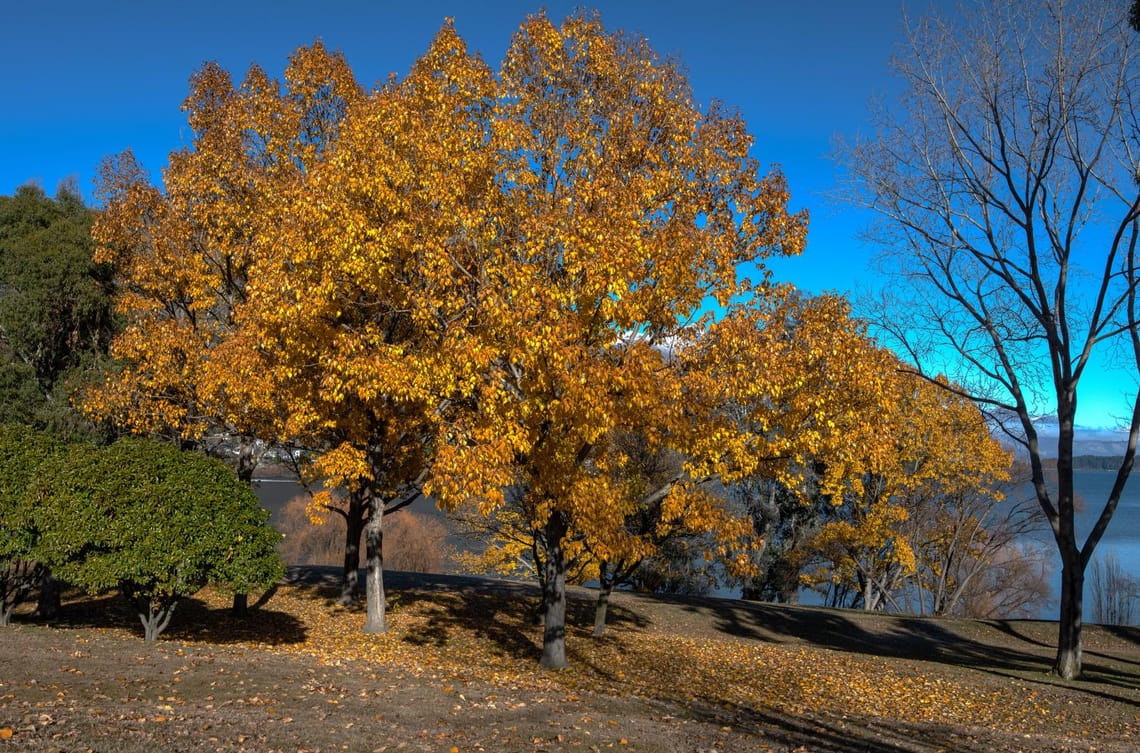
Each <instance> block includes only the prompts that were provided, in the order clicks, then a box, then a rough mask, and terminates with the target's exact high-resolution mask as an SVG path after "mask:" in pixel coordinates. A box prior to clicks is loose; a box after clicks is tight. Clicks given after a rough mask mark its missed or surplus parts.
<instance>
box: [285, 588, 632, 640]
mask: <svg viewBox="0 0 1140 753" xmlns="http://www.w3.org/2000/svg"><path fill="white" fill-rule="evenodd" d="M340 579H341V571H340V569H339V568H330V567H293V568H290V569H289V572H288V573H287V575H286V582H287V583H290V584H293V585H298V586H302V587H305V588H306V589H307V590H308V592H309V593H311V594H312V595H313V596H314V597H315V598H318V599H322V600H324V601H325V603H326V605H328V606H332V605H333V604H335V603H336V602H337V600H338V599H339V598H340ZM364 579H365V574H364V573H363V572H361V573H360V583H361V585H363V584H364ZM384 589H385V594H386V596H387V598H388V609H389V611H390V612H391V613H398V612H399V610H401V609H412V608H415V609H417V610H418V611H420V612H421V613H423V614H426V615H429V617H428V619H427V621H426V624H424V625H423V626H420V627H418V628H415V629H413V630H411V631H410V632H408V633H407V634H406V635H404V637H403V640H404V641H406V642H408V643H411V644H413V645H419V646H428V645H431V646H436V647H440V648H443V647H446V646H448V645H450V644H451V643H452V641H454V640H455V639H456V635H457V631H459V630H464V631H473V632H474V633H475V634H476V635H477V636H478V637H479V638H481V639H483V640H487V641H488V642H489V643H491V644H492V645H494V646H495V647H496V648H497V650H498V651H499V652H500V655H502V656H509V657H512V658H517V659H533V660H535V661H536V662H537V659H538V656H539V653H540V651H541V647H536V645H535V642H534V641H533V640H532V638H531V635H533V632H534V631H533V630H527V629H526V628H527V627H528V626H532V627H536V628H537V626H539V625H541V618H540V616H539V615H538V611H537V610H538V606H539V590H538V586H537V585H535V584H533V583H525V582H522V581H509V580H498V579H494V578H484V577H479V576H465V575H440V574H434V573H433V574H427V575H425V574H421V573H407V572H399V571H386V572H385V573H384ZM575 590H577V589H575ZM439 594H446V595H447V597H448V598H446V599H441V598H439ZM351 608H352V609H363V608H364V603H363V600H362V601H361V602H359V603H357V604H356V605H354V606H353V607H351ZM566 621H567V625H569V626H572V627H575V626H585V625H589V626H590V627H591V628H592V627H593V624H594V601H593V600H592V599H590V598H583V594H582V593H581V592H578V593H574V592H569V593H568V594H567V603H566ZM607 624H608V625H609V626H610V627H611V628H615V627H616V628H621V627H642V628H643V627H646V626H647V625H648V624H649V623H648V621H647V620H646V619H645V618H644V617H643V616H641V615H640V614H638V613H637V612H635V611H634V610H631V609H628V608H625V607H621V606H616V605H614V604H613V603H611V604H610V606H609V619H608V620H607ZM601 640H605V638H602V639H601Z"/></svg>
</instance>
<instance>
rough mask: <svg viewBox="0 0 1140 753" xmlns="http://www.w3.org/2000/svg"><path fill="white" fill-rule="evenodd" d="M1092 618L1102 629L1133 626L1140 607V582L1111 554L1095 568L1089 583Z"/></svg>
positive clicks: (1099, 561)
mask: <svg viewBox="0 0 1140 753" xmlns="http://www.w3.org/2000/svg"><path fill="white" fill-rule="evenodd" d="M1090 585H1091V586H1092V597H1093V615H1094V616H1095V617H1096V621H1097V622H1099V623H1100V624H1102V625H1131V624H1133V623H1134V622H1135V621H1136V607H1137V604H1138V603H1140V579H1137V578H1133V577H1132V576H1131V575H1129V574H1128V573H1126V572H1124V568H1123V567H1121V565H1120V557H1118V556H1117V554H1116V552H1114V551H1112V550H1109V551H1107V552H1105V554H1104V557H1102V558H1100V559H1098V560H1097V561H1096V562H1095V563H1094V564H1093V569H1092V578H1091V579H1090Z"/></svg>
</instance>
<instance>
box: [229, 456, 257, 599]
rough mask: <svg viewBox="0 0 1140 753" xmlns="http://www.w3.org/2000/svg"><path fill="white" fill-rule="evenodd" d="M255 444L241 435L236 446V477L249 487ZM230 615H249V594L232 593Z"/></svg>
mask: <svg viewBox="0 0 1140 753" xmlns="http://www.w3.org/2000/svg"><path fill="white" fill-rule="evenodd" d="M256 446H257V444H256V442H255V441H254V440H253V438H251V437H242V438H241V443H240V444H239V446H238V461H237V471H236V472H237V477H238V479H239V480H241V481H243V482H245V483H246V484H249V487H250V488H251V489H252V488H253V487H254V483H253V472H254V471H255V470H256V469H257V464H258V461H259V458H258V455H257V453H255V452H254V448H255V447H256ZM230 616H231V617H233V618H235V619H244V618H245V617H247V616H249V594H244V593H235V594H234V603H233V605H232V606H231V607H230Z"/></svg>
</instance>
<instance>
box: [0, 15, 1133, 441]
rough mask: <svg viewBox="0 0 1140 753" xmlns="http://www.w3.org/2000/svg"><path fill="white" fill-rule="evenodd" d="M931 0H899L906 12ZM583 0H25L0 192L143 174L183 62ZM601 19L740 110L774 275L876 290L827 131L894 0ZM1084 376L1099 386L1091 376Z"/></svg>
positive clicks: (864, 70) (484, 41)
mask: <svg viewBox="0 0 1140 753" xmlns="http://www.w3.org/2000/svg"><path fill="white" fill-rule="evenodd" d="M930 1H931V0H910V2H909V3H908V6H909V7H910V8H911V9H912V12H915V13H916V14H917V13H918V11H919V10H920V9H921V8H924V7H926V5H927V3H928V2H930ZM580 5H581V3H578V2H548V3H545V5H543V4H541V3H539V2H522V1H519V0H487V1H486V2H455V1H452V2H444V1H442V0H410V1H406V0H405V1H402V2H385V1H384V0H373V1H372V2H363V1H343V0H342V2H334V3H327V4H323V5H318V4H315V3H312V2H298V1H297V0H276V1H270V0H257V1H255V2H245V1H244V0H230V2H216V1H215V0H203V2H199V3H192V4H173V3H166V2H156V1H155V0H145V1H140V0H126V1H119V2H105V3H95V2H90V0H86V1H85V2H76V1H75V0H62V1H60V2H52V3H46V2H45V3H36V2H23V3H18V4H16V5H15V6H14V7H10V8H7V9H6V10H5V13H4V21H3V24H0V107H2V108H3V109H2V110H0V194H5V195H6V194H11V193H12V192H13V191H14V190H15V189H16V188H17V187H18V186H20V185H22V184H24V183H27V182H29V181H34V182H36V183H38V184H40V185H41V186H43V187H44V189H45V190H46V191H48V192H49V193H52V192H54V190H55V188H56V186H57V184H58V183H59V182H60V181H61V180H63V179H64V178H67V177H69V176H72V177H75V178H76V179H77V180H78V182H79V186H80V189H81V191H82V192H83V193H84V195H85V196H88V197H90V195H91V191H92V177H93V175H94V173H95V170H96V168H97V166H98V164H99V162H100V160H101V159H102V158H103V157H104V156H105V155H108V154H114V153H118V152H120V151H122V150H124V149H126V148H128V147H130V148H131V149H133V150H134V151H135V154H136V155H137V156H138V157H139V158H140V159H141V160H142V161H143V164H144V166H145V167H147V168H148V170H149V171H150V172H151V175H152V177H155V176H157V175H158V174H159V172H160V170H161V169H162V166H163V165H164V164H165V162H166V155H167V154H168V152H170V151H171V150H172V149H175V148H178V147H180V146H182V145H183V144H184V143H185V142H186V140H187V138H188V135H187V131H186V128H185V120H184V118H183V116H182V113H181V112H180V110H179V106H180V104H181V102H182V100H183V98H184V97H185V96H186V93H187V80H188V78H189V76H190V74H191V73H192V72H193V71H194V70H195V69H197V68H198V67H199V66H200V65H201V64H202V63H203V61H206V60H216V61H218V62H219V63H220V64H222V65H223V66H224V67H226V68H227V69H229V70H230V71H231V73H232V74H233V75H234V77H235V78H237V79H240V78H241V76H242V75H243V74H244V72H245V70H246V69H247V68H248V67H249V65H250V64H251V63H253V62H257V63H258V64H259V65H261V66H262V67H264V68H265V69H266V70H267V71H269V72H270V73H271V74H273V75H277V74H279V73H280V72H281V70H282V69H283V67H284V65H285V62H286V59H287V57H288V55H289V53H290V52H292V51H293V50H295V49H296V48H297V47H299V46H301V45H307V44H310V43H312V42H313V40H314V39H316V38H320V39H321V40H322V41H323V42H324V43H325V45H326V46H328V47H330V48H332V49H339V50H340V51H342V52H343V53H344V54H345V56H346V58H347V59H348V62H349V63H350V65H351V66H352V68H353V70H354V72H355V73H356V76H357V78H358V80H360V81H361V82H362V83H365V84H370V83H372V82H376V81H383V80H384V79H386V78H387V77H388V75H389V74H390V73H396V74H403V73H405V72H406V71H407V70H408V68H409V67H410V66H411V64H412V62H413V61H414V60H415V59H416V57H417V56H419V55H420V54H422V52H423V51H424V50H425V49H426V48H427V45H428V43H429V41H430V40H431V38H432V37H433V36H434V34H435V33H436V31H437V30H438V29H439V27H440V25H441V24H442V23H443V21H444V18H445V17H448V16H451V17H453V18H454V19H455V24H456V28H457V30H458V31H459V33H460V35H461V36H462V37H463V38H464V39H465V40H466V41H467V44H468V45H469V47H470V48H471V49H473V50H477V51H479V52H480V53H481V54H482V55H483V57H484V58H485V59H486V60H487V61H488V62H490V63H491V64H492V65H497V63H498V62H499V61H500V60H501V58H502V55H503V52H504V51H505V49H506V47H507V44H508V41H509V39H510V36H511V34H512V33H513V32H514V31H515V29H516V28H517V27H518V24H519V23H520V22H521V21H522V20H523V18H524V17H525V16H526V15H527V14H529V13H533V12H535V11H536V10H538V9H539V8H541V7H545V8H546V9H547V12H548V14H549V15H550V17H551V18H552V19H555V20H560V19H561V18H563V17H565V16H566V15H567V14H569V13H571V12H572V11H573V10H574V9H575V8H576V7H578V6H580ZM589 7H593V8H596V9H598V10H599V11H600V12H601V15H602V20H603V22H604V23H605V25H606V26H607V27H608V28H623V29H627V30H631V31H637V32H640V33H642V34H644V35H645V36H646V37H647V38H648V39H649V41H650V42H651V44H652V45H653V47H654V48H655V49H656V50H657V51H658V52H659V53H662V54H673V55H676V56H679V57H680V59H681V60H682V61H683V62H684V64H685V65H686V67H687V68H688V71H689V76H690V82H691V83H692V85H693V89H694V92H695V94H696V97H697V99H698V100H699V101H701V102H708V101H709V100H711V99H719V100H722V101H724V102H726V103H728V104H729V105H732V106H735V107H737V108H739V109H740V111H741V112H742V114H743V116H744V118H745V120H746V121H747V123H748V125H749V128H750V130H751V131H752V132H753V134H754V135H755V137H756V147H755V156H756V157H757V158H758V159H760V160H761V161H762V162H763V163H765V164H772V163H778V164H779V165H780V166H781V167H782V168H783V170H784V172H785V173H786V174H787V176H788V179H789V182H790V185H791V189H792V206H793V207H794V208H800V207H807V208H808V209H809V210H810V212H811V215H812V221H811V230H810V234H809V241H808V248H807V251H806V252H805V253H804V255H803V256H802V257H800V258H799V259H795V260H791V261H787V262H781V263H779V264H777V265H775V266H776V270H777V275H778V277H779V278H781V279H783V280H786V281H789V282H792V283H794V284H795V285H797V286H798V287H800V288H802V289H805V290H808V291H811V292H822V291H826V290H837V291H841V292H851V291H854V290H857V289H860V288H871V287H877V281H876V280H875V279H874V275H873V273H872V272H871V271H870V270H871V265H870V263H869V262H870V258H871V250H870V249H868V248H866V247H865V246H864V245H863V244H862V243H861V242H860V241H858V240H857V239H856V235H857V233H858V231H859V230H860V229H861V227H862V226H863V225H864V224H865V223H866V219H867V218H866V217H865V216H862V215H860V214H859V213H857V212H854V211H852V210H844V209H842V208H841V207H839V206H837V205H835V204H833V203H831V202H829V201H828V200H827V199H826V198H825V194H827V193H828V192H829V191H831V190H832V189H833V186H834V179H835V169H834V167H833V164H832V163H831V161H830V160H829V159H828V157H827V154H828V152H829V151H830V149H831V144H832V139H833V138H834V136H835V135H837V134H847V135H851V134H854V133H856V132H858V131H859V130H860V129H861V128H863V127H864V124H865V122H866V113H867V103H868V100H869V99H870V98H871V97H872V96H874V95H890V94H891V93H892V92H893V91H894V90H895V84H894V82H893V80H892V78H891V77H890V75H889V66H888V63H889V59H890V55H891V53H892V52H893V50H894V49H895V48H896V46H897V45H898V44H899V42H900V41H901V37H902V26H901V18H902V15H901V14H902V8H903V0H870V2H850V0H813V1H812V2H791V3H789V2H770V1H768V0H753V1H748V0H738V1H736V2H730V1H728V0H703V1H699V2H691V1H686V0H622V1H618V0H610V1H605V0H603V1H601V2H595V3H592V4H589ZM1089 386H1094V385H1089ZM1096 387H1097V389H1095V390H1094V392H1095V393H1097V394H1095V395H1094V394H1088V393H1086V407H1087V409H1088V410H1087V411H1082V412H1083V413H1085V418H1084V422H1086V423H1090V424H1094V425H1095V424H1102V423H1105V422H1106V420H1107V417H1106V416H1105V413H1106V411H1107V410H1109V409H1107V408H1105V407H1104V406H1102V405H1099V404H1096V405H1095V406H1094V403H1096V402H1097V401H1099V400H1100V399H1101V398H1104V399H1107V400H1110V401H1111V405H1112V408H1111V410H1112V412H1114V413H1117V414H1119V413H1120V412H1121V411H1120V410H1119V405H1120V403H1119V400H1120V389H1119V388H1114V387H1113V386H1112V385H1111V384H1109V385H1097V386H1096Z"/></svg>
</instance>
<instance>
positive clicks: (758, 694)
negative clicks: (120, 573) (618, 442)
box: [0, 570, 1140, 753]
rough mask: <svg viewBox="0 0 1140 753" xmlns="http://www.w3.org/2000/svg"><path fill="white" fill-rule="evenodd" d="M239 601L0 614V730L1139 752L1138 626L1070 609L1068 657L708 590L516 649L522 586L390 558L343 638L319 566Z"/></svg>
mask: <svg viewBox="0 0 1140 753" xmlns="http://www.w3.org/2000/svg"><path fill="white" fill-rule="evenodd" d="M294 575H295V584H294V585H291V586H286V587H283V588H282V589H281V592H280V593H279V594H278V595H277V596H275V597H274V598H273V599H272V600H271V601H270V602H269V603H268V604H267V605H266V606H265V607H264V608H262V609H261V610H259V611H258V612H256V613H255V614H254V616H253V617H251V618H249V619H247V620H246V621H244V622H240V623H235V622H234V621H232V620H231V619H230V618H229V617H228V616H227V615H226V613H225V610H224V601H223V600H222V599H221V598H220V597H212V596H210V595H208V594H206V595H203V597H202V599H195V600H192V601H190V602H188V603H187V604H185V605H184V607H182V608H180V612H179V614H178V616H176V619H175V624H174V625H172V627H171V629H170V630H169V631H168V635H166V636H164V639H163V640H160V641H159V642H157V643H156V644H146V643H144V642H143V641H142V640H141V639H140V638H139V637H138V631H137V630H135V629H134V626H133V625H132V624H131V617H130V615H128V614H126V613H125V612H124V611H123V610H122V608H121V605H120V602H119V601H118V600H117V599H114V598H112V597H106V598H103V599H97V600H90V599H76V600H73V601H70V602H69V603H68V604H67V605H66V607H65V615H64V618H63V619H62V620H61V621H60V622H59V623H58V624H57V625H56V626H53V627H48V626H43V625H40V624H37V623H36V622H35V621H34V620H33V619H32V618H31V617H30V615H29V614H28V613H27V610H23V611H21V612H20V613H19V614H18V616H17V620H16V624H14V625H13V626H12V627H10V628H9V629H7V630H4V631H2V632H0V753H6V752H7V751H9V750H11V751H37V752H45V751H58V752H60V753H64V752H67V753H71V752H72V751H88V750H90V751H100V752H102V751H108V752H113V753H135V752H136V751H138V752H140V753H141V752H142V751H148V752H150V751H156V750H157V751H164V752H167V753H175V752H177V751H290V752H297V753H300V752H301V751H326V752H327V751H335V750H348V751H449V752H450V751H563V750H565V751H582V752H583V753H585V751H601V750H611V749H612V750H628V751H662V752H663V753H681V752H682V751H684V752H686V753H696V752H700V753H705V752H706V751H742V752H743V751H766V750H773V751H779V752H780V753H786V752H790V751H796V752H797V753H798V752H801V751H802V752H803V753H807V752H809V751H811V752H814V751H825V752H831V753H839V752H840V751H886V752H887V753H933V752H934V751H969V752H974V751H976V752H978V753H981V752H982V751H986V752H987V753H988V752H989V751H1011V752H1012V751H1026V752H1027V753H1028V752H1032V753H1039V752H1042V751H1058V752H1059V751H1090V752H1091V751H1100V752H1102V753H1103V752H1107V753H1125V752H1126V751H1135V750H1137V749H1140V743H1138V742H1137V736H1140V629H1137V628H1119V629H1111V630H1110V629H1102V628H1098V627H1088V628H1086V654H1085V661H1086V664H1085V666H1086V676H1085V678H1084V679H1083V680H1081V681H1079V682H1074V683H1064V682H1060V681H1058V680H1056V679H1054V678H1052V677H1050V676H1049V675H1048V674H1047V670H1048V668H1049V665H1050V663H1051V660H1052V653H1053V652H1052V647H1051V642H1052V640H1053V639H1054V631H1055V625H1054V624H1053V623H1049V622H1035V621H1000V622H977V621H970V620H929V619H908V618H898V617H891V616H886V615H865V614H861V613H853V612H847V611H839V610H823V609H811V608H796V607H779V606H772V605H760V604H746V603H742V602H736V601H725V600H718V599H673V600H670V599H660V598H653V597H647V596H641V595H635V594H618V595H616V596H615V598H614V605H613V618H614V619H613V620H612V621H611V623H612V624H613V628H612V630H611V634H610V636H608V637H607V638H604V639H601V640H598V639H593V638H591V637H590V636H589V635H588V630H587V627H588V626H589V625H590V624H591V617H592V615H591V605H590V603H589V598H590V597H591V596H592V593H591V592H589V591H587V590H575V591H574V595H575V597H577V598H576V600H575V601H574V602H573V603H572V607H573V608H572V610H571V611H572V615H571V618H572V622H573V623H574V624H576V625H582V626H583V627H582V628H581V629H577V628H575V629H572V630H571V633H570V635H569V636H568V648H569V651H570V656H571V661H572V662H573V663H574V667H573V668H572V669H571V670H568V671H563V672H543V671H540V670H539V669H538V668H537V666H536V665H535V661H536V658H537V645H538V643H537V641H538V637H537V632H538V631H537V630H536V629H534V628H533V627H532V626H530V625H529V620H528V613H529V611H530V607H531V600H532V599H533V596H534V591H533V589H531V588H529V587H526V586H521V585H518V584H511V583H505V582H501V581H489V580H483V579H475V578H462V577H455V576H408V575H402V574H393V575H391V577H389V579H388V583H389V587H390V589H391V591H390V596H391V597H392V603H393V606H394V608H393V610H392V611H393V615H392V632H391V633H390V634H389V635H386V636H379V637H377V636H368V637H367V639H365V638H364V637H363V636H360V634H359V629H358V625H359V623H360V615H359V614H357V613H355V612H351V611H349V612H346V611H344V610H337V609H336V608H335V607H333V606H332V600H333V597H334V596H335V589H334V588H332V587H331V586H330V584H329V583H328V582H327V578H326V575H327V574H325V573H318V572H314V571H311V570H310V571H304V572H295V573H294Z"/></svg>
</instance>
